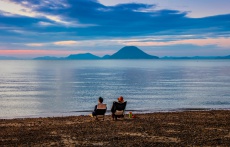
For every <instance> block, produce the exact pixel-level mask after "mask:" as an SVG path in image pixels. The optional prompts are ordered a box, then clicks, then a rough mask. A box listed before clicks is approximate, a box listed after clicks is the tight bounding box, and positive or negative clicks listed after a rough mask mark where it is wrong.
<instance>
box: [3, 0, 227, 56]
mask: <svg viewBox="0 0 230 147" xmlns="http://www.w3.org/2000/svg"><path fill="white" fill-rule="evenodd" d="M229 7H230V1H229V0H59V1H56V0H0V56H13V57H20V58H34V57H39V56H56V57H65V56H68V55H70V54H78V53H87V52H90V53H92V54H95V55H98V56H104V55H106V54H109V55H111V54H113V53H115V52H116V51H118V50H119V49H121V48H122V47H124V46H137V47H138V48H140V49H142V50H143V51H145V52H146V53H149V54H151V55H156V56H159V57H163V56H226V55H230V9H229Z"/></svg>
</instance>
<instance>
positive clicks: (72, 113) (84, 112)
mask: <svg viewBox="0 0 230 147" xmlns="http://www.w3.org/2000/svg"><path fill="white" fill-rule="evenodd" d="M222 110H224V111H225V110H226V111H230V108H221V109H220V108H216V109H215V108H178V109H168V110H131V109H130V110H126V112H125V113H126V114H128V113H129V112H133V113H136V114H152V113H170V112H184V111H222ZM79 112H80V113H79ZM91 113H92V110H82V111H70V112H62V113H61V112H60V113H57V114H56V115H50V114H46V115H39V114H38V115H27V116H16V117H13V116H12V117H2V118H1V117H0V120H11V119H27V118H34V119H36V118H54V117H71V116H88V115H89V114H91ZM53 114H54V113H53ZM105 115H106V116H108V115H111V112H110V110H107V111H106V114H105Z"/></svg>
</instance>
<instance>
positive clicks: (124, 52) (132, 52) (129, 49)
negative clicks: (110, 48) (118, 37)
mask: <svg viewBox="0 0 230 147" xmlns="http://www.w3.org/2000/svg"><path fill="white" fill-rule="evenodd" d="M158 58H159V57H157V56H152V55H149V54H147V53H145V52H143V51H142V50H140V49H139V48H137V47H135V46H126V47H123V48H122V49H120V50H119V51H118V52H116V53H115V54H113V55H111V56H110V58H109V59H158Z"/></svg>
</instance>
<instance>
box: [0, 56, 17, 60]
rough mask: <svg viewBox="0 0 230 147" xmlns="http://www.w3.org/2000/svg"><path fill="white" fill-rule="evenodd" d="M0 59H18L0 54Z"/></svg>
mask: <svg viewBox="0 0 230 147" xmlns="http://www.w3.org/2000/svg"><path fill="white" fill-rule="evenodd" d="M0 60H19V59H18V58H16V57H7V56H0Z"/></svg>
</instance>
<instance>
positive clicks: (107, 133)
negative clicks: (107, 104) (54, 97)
mask: <svg viewBox="0 0 230 147" xmlns="http://www.w3.org/2000/svg"><path fill="white" fill-rule="evenodd" d="M135 116H136V118H133V119H130V118H128V116H127V117H126V118H124V119H119V120H117V121H113V120H112V119H111V116H106V117H105V120H104V121H103V120H102V119H100V120H95V119H94V118H91V117H89V116H71V117H53V118H26V119H10V120H3V119H0V146H130V147H131V146H230V111H229V110H218V111H214V110H213V111H183V112H162V113H151V114H136V115H135Z"/></svg>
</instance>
